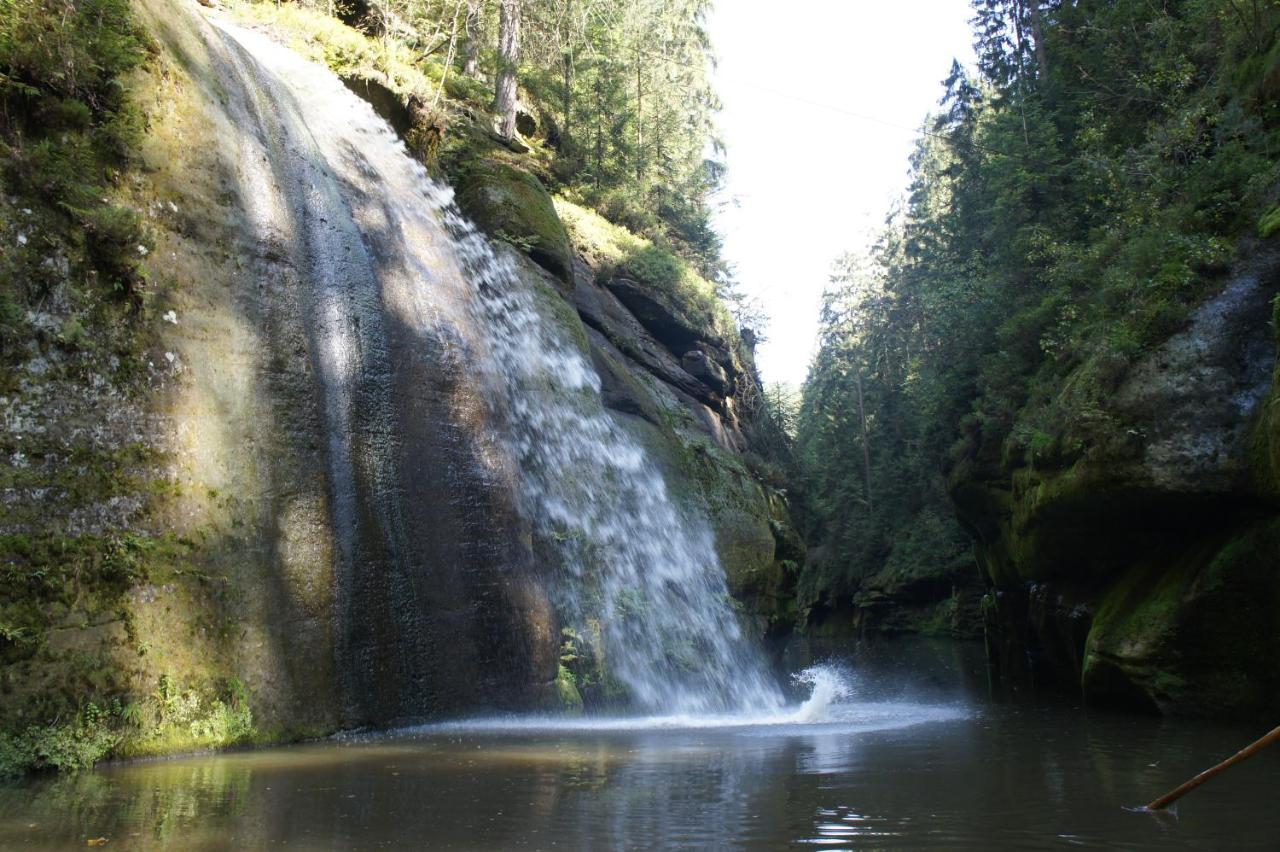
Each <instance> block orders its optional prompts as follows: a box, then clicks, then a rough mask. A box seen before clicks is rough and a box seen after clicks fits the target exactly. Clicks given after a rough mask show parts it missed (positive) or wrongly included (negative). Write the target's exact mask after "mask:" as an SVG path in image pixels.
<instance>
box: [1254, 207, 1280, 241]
mask: <svg viewBox="0 0 1280 852" xmlns="http://www.w3.org/2000/svg"><path fill="white" fill-rule="evenodd" d="M1276 231H1280V206H1276V207H1272V208H1271V209H1270V210H1268V211H1267V212H1266V213H1265V214H1264V215H1263V217H1262V218H1261V219H1259V220H1258V235H1259V236H1261V237H1263V238H1266V237H1269V236H1271V235H1272V234H1274V233H1275V232H1276Z"/></svg>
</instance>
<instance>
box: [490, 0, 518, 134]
mask: <svg viewBox="0 0 1280 852" xmlns="http://www.w3.org/2000/svg"><path fill="white" fill-rule="evenodd" d="M519 64H520V0H502V6H501V10H500V14H499V16H498V84H497V87H496V92H495V96H494V100H493V109H494V111H495V112H497V113H498V116H499V118H500V119H501V125H500V126H499V130H498V133H499V135H501V136H502V138H503V139H506V140H511V139H514V138H515V135H516V69H517V67H518V66H519Z"/></svg>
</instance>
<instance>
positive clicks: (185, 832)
mask: <svg viewBox="0 0 1280 852" xmlns="http://www.w3.org/2000/svg"><path fill="white" fill-rule="evenodd" d="M1251 733H1252V732H1251V731H1250V730H1241V729H1232V728H1224V727H1213V726H1203V725H1191V724H1186V723H1183V724H1173V723H1162V722H1159V721H1156V720H1149V719H1133V718H1128V717H1113V716H1093V715H1086V714H1084V713H1081V712H1078V711H1070V710H1062V709H1051V708H1000V707H989V708H984V709H983V710H982V712H980V713H978V714H975V715H973V716H970V717H966V718H961V719H955V720H952V721H940V722H928V723H924V724H920V725H915V726H912V727H906V728H897V729H891V730H878V731H867V730H862V731H856V730H849V731H844V732H840V731H837V730H831V729H819V730H817V731H816V732H813V731H811V732H805V731H803V730H801V729H798V728H794V727H790V728H782V729H780V730H774V731H771V732H762V731H761V730H759V729H750V728H744V729H703V730H640V731H632V732H626V731H617V730H609V731H603V732H598V731H597V732H591V731H585V732H579V733H573V732H568V731H563V730H559V731H547V732H528V731H526V732H511V731H506V732H503V731H488V732H479V733H458V732H456V731H455V732H449V733H441V732H418V733H416V734H414V735H412V736H408V737H402V738H397V739H382V740H372V741H362V742H354V741H352V742H343V743H325V744H316V745H308V746H302V747H297V748H288V749H279V750H273V751H263V752H253V753H244V754H231V755H222V756H217V757H201V758H188V759H182V760H174V761H167V762H155V763H140V764H131V765H125V766H117V767H109V768H106V769H104V770H100V771H98V772H94V773H88V774H84V775H80V776H76V777H70V778H45V779H39V780H36V781H31V782H27V783H25V784H22V785H19V786H16V787H9V788H0V847H3V848H30V849H63V848H83V846H84V844H85V840H86V839H87V838H91V837H100V836H101V837H108V838H110V839H111V843H112V847H111V848H126V849H155V848H183V849H239V848H265V847H269V846H273V845H287V846H288V847H289V848H295V849H321V848H324V849H347V848H362V849H365V848H401V849H403V848H428V847H430V848H458V849H546V848H552V847H556V848H570V849H587V848H591V849H597V848H653V847H659V846H666V847H694V848H697V847H703V848H706V847H726V846H728V847H735V848H760V849H766V848H778V847H780V846H786V845H793V846H797V847H818V848H872V849H889V848H911V849H918V848H975V849H990V848H1033V849H1034V848H1061V847H1063V846H1072V845H1083V846H1087V847H1112V848H1115V847H1123V848H1133V849H1141V848H1192V849H1195V848H1198V849H1221V848H1226V847H1229V848H1233V849H1250V848H1256V849H1274V848H1275V845H1274V838H1275V837H1276V836H1280V818H1278V817H1277V814H1276V811H1275V809H1274V806H1273V803H1272V801H1271V799H1272V797H1273V794H1274V791H1275V790H1276V789H1278V788H1280V787H1278V785H1280V760H1276V759H1273V758H1272V757H1271V756H1263V757H1259V758H1258V759H1257V760H1256V761H1255V762H1253V763H1252V764H1245V765H1243V766H1241V767H1240V768H1239V769H1238V770H1235V771H1233V772H1232V773H1230V774H1228V775H1227V776H1224V777H1223V778H1222V779H1220V780H1219V781H1216V782H1215V783H1214V784H1211V785H1207V786H1206V787H1204V788H1203V789H1202V790H1199V791H1197V792H1196V793H1195V794H1194V796H1193V797H1190V798H1188V800H1187V801H1186V802H1185V803H1184V805H1183V809H1182V813H1181V814H1180V816H1179V818H1178V819H1176V820H1173V819H1168V818H1164V819H1156V818H1153V817H1151V816H1150V815H1147V814H1138V813H1131V812H1128V811H1125V810H1124V809H1123V807H1122V806H1123V805H1126V804H1134V803H1137V802H1141V801H1143V800H1145V799H1147V798H1149V797H1150V796H1151V795H1153V794H1154V793H1155V792H1159V791H1162V790H1163V789H1165V788H1166V787H1170V786H1172V785H1173V783H1176V782H1177V781H1179V780H1182V778H1183V777H1184V776H1186V775H1189V774H1191V773H1192V772H1194V771H1195V770H1196V769H1198V768H1202V767H1203V765H1207V763H1209V762H1212V760H1213V759H1216V757H1218V756H1220V755H1221V754H1223V753H1227V752H1230V751H1233V750H1234V749H1235V748H1236V747H1238V746H1239V744H1240V743H1241V742H1243V741H1247V740H1248V739H1249V738H1250V734H1251Z"/></svg>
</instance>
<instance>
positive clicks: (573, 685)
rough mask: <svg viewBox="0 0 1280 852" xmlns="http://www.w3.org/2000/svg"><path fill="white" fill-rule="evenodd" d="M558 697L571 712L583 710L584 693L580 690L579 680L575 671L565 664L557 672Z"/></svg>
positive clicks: (561, 704)
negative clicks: (575, 675)
mask: <svg viewBox="0 0 1280 852" xmlns="http://www.w3.org/2000/svg"><path fill="white" fill-rule="evenodd" d="M556 697H557V698H558V699H559V701H560V706H561V708H562V709H564V710H567V711H569V712H571V713H579V712H581V711H582V694H581V693H579V692H578V681H577V679H576V678H575V677H574V676H573V672H571V671H569V669H567V668H565V666H564V665H563V664H561V666H560V668H559V670H558V672H557V674H556Z"/></svg>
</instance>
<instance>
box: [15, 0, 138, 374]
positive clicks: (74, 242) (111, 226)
mask: <svg viewBox="0 0 1280 852" xmlns="http://www.w3.org/2000/svg"><path fill="white" fill-rule="evenodd" d="M147 50H148V42H147V40H146V39H145V37H144V36H143V34H142V33H141V32H140V31H139V30H138V29H137V28H136V26H135V25H134V23H133V21H132V18H131V16H130V9H129V3H128V0H75V2H73V0H0V174H3V177H4V181H5V186H6V192H7V193H8V194H9V195H10V196H11V197H12V198H13V199H16V202H17V203H16V204H15V205H14V207H13V208H12V212H11V215H6V216H0V238H3V240H4V242H5V245H6V246H10V247H14V248H10V249H7V250H6V251H5V252H4V254H3V255H2V256H0V278H4V279H5V280H6V281H9V282H12V284H13V286H12V288H6V290H7V292H6V293H5V294H4V296H3V297H2V298H0V347H2V349H0V351H2V352H3V354H5V355H12V354H13V353H14V351H15V347H16V345H17V343H18V342H19V341H20V340H22V339H23V338H24V337H25V336H26V335H27V334H28V329H26V328H25V325H24V323H23V321H22V317H23V315H24V314H25V306H26V305H28V304H31V303H34V302H39V301H42V300H44V299H45V297H46V296H47V294H48V293H49V292H50V291H51V290H54V289H55V288H59V287H64V286H65V285H66V284H68V283H69V279H71V278H79V279H80V280H81V281H82V286H81V288H79V289H76V290H72V291H70V292H69V294H68V295H71V296H72V297H73V298H72V299H70V300H68V301H70V302H71V303H72V304H73V305H74V306H75V307H77V308H80V309H82V310H85V311H95V310H96V311H98V315H97V316H93V317H86V318H85V319H84V320H81V321H80V322H81V325H82V327H83V326H84V324H85V323H88V324H90V325H94V324H99V323H106V322H110V318H109V317H108V316H103V315H102V312H103V311H105V312H106V313H108V314H109V313H110V311H111V302H113V301H118V298H119V297H120V296H127V297H129V300H128V301H130V302H132V303H136V301H137V299H138V298H139V296H140V289H141V285H142V279H143V275H142V271H141V263H142V260H143V258H144V257H145V255H146V253H147V252H148V251H149V249H150V242H149V238H148V236H147V234H146V232H145V229H144V228H143V225H142V220H141V217H140V216H138V215H137V213H135V212H134V211H132V210H130V209H128V208H125V207H122V206H119V205H117V204H115V203H113V202H112V201H110V200H108V198H109V196H111V195H113V194H114V193H113V192H112V188H113V186H114V185H115V184H116V183H117V182H118V181H119V178H120V176H121V174H122V171H123V169H125V168H126V167H127V166H128V152H129V150H130V149H131V147H132V146H133V145H134V143H135V142H136V141H137V139H138V138H139V134H140V133H141V127H142V122H141V118H140V115H139V114H138V112H137V110H136V108H135V107H134V106H133V104H132V103H131V102H130V101H129V99H128V97H127V93H126V87H125V85H124V79H125V78H126V76H127V75H128V74H129V73H130V72H132V71H133V70H134V69H135V68H137V67H138V66H139V65H140V64H141V63H142V62H143V61H144V60H145V59H146V56H147ZM98 302H105V304H103V305H101V306H98V307H95V306H97V304H98ZM69 330H74V329H69ZM95 339H96V340H97V342H99V343H101V342H105V341H108V340H109V339H110V335H102V334H99V335H86V334H79V335H76V334H71V335H68V336H67V337H66V338H65V339H64V340H63V341H62V342H63V343H64V344H66V345H71V346H75V345H85V344H88V343H90V342H93V341H94V340H95Z"/></svg>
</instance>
